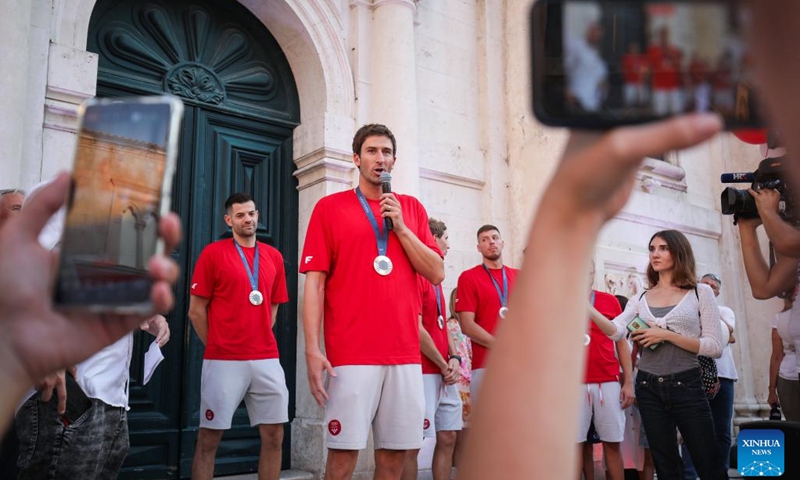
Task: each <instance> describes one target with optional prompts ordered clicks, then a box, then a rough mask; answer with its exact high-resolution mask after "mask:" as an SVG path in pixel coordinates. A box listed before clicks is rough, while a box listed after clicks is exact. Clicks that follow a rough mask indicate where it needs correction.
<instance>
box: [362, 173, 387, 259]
mask: <svg viewBox="0 0 800 480" xmlns="http://www.w3.org/2000/svg"><path fill="white" fill-rule="evenodd" d="M356 196H357V197H358V203H360V204H361V209H362V210H364V213H365V214H366V215H367V220H369V224H370V226H372V231H373V232H374V233H375V242H376V243H377V244H378V255H384V256H385V255H386V248H387V246H388V245H389V230H386V229H384V230H383V233H381V230H380V229H379V228H378V221H377V220H376V219H375V215H374V214H373V213H372V209H371V208H369V204H368V203H367V199H366V197H364V194H363V193H361V188H359V187H356Z"/></svg>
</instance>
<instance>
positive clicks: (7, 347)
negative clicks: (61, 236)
mask: <svg viewBox="0 0 800 480" xmlns="http://www.w3.org/2000/svg"><path fill="white" fill-rule="evenodd" d="M70 182H71V180H70V176H69V175H68V174H66V173H62V174H59V175H58V176H56V177H55V179H54V180H53V181H51V182H50V183H49V184H47V185H45V186H44V187H42V188H41V189H40V190H39V191H38V192H36V193H35V194H32V195H30V196H29V198H28V199H27V202H26V204H25V206H24V207H23V208H22V209H21V210H20V212H19V214H18V215H16V216H14V217H13V218H10V219H8V220H7V221H6V222H5V223H4V224H3V225H2V227H0V245H3V248H2V249H0V286H1V287H2V288H0V326H2V329H3V332H4V335H1V336H0V378H2V379H3V385H4V389H3V392H2V394H0V432H5V431H6V429H7V428H8V424H9V420H10V419H11V418H12V417H13V412H14V410H15V409H16V407H17V406H18V405H19V402H20V400H22V398H23V395H24V394H25V391H26V390H27V389H29V388H30V387H31V386H32V385H34V384H36V383H38V382H40V381H41V380H42V379H43V378H44V377H45V376H47V375H49V374H51V373H52V372H55V371H57V370H59V369H63V368H67V367H70V366H73V365H76V364H78V363H79V362H81V361H83V360H85V359H86V358H88V357H89V356H91V355H92V354H94V353H96V352H98V351H99V350H100V349H102V348H103V347H106V346H108V345H110V344H112V343H114V342H115V341H116V340H118V339H119V338H121V337H122V336H124V335H125V334H127V333H128V332H130V331H131V330H133V329H135V328H137V327H139V326H141V325H142V322H144V321H145V320H147V319H148V318H150V317H152V313H149V314H142V315H132V314H120V315H116V314H94V313H86V312H80V313H74V312H70V313H63V312H59V311H56V310H55V309H54V307H53V303H52V301H51V300H50V298H51V293H50V288H51V285H52V278H53V276H54V272H55V269H56V268H57V263H56V262H54V254H53V253H52V252H51V251H49V250H48V249H45V248H44V247H43V246H42V245H41V244H40V243H39V242H38V241H37V240H38V236H39V233H40V232H41V231H42V229H43V228H44V227H45V224H46V223H47V222H48V221H49V219H50V218H51V217H52V216H53V215H54V214H55V213H56V212H57V211H58V210H59V209H60V208H61V207H62V206H63V205H64V200H65V198H66V197H67V191H68V189H69V186H70ZM159 233H160V235H161V236H162V238H163V239H164V243H165V249H164V252H165V253H164V254H163V255H160V256H155V257H153V258H151V259H150V261H149V262H148V269H149V272H150V275H151V277H152V278H153V280H154V282H153V288H152V290H151V293H150V298H151V300H152V302H153V310H154V311H157V312H166V311H169V310H170V309H171V308H172V305H173V302H174V297H173V294H172V285H173V284H174V283H175V281H176V280H177V278H178V274H179V269H178V266H177V264H176V263H175V262H174V261H173V260H171V259H170V258H169V257H168V255H169V252H171V251H172V249H173V248H174V247H175V245H176V244H177V243H178V242H179V241H180V236H181V228H180V221H179V219H178V217H177V215H174V214H168V215H165V216H164V217H162V218H161V220H160V221H159ZM59 393H63V390H62V389H61V387H60V388H59Z"/></svg>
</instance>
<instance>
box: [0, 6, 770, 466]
mask: <svg viewBox="0 0 800 480" xmlns="http://www.w3.org/2000/svg"><path fill="white" fill-rule="evenodd" d="M231 1H234V0H231ZM94 3H95V0H9V2H6V4H5V6H6V8H4V14H3V15H2V16H0V31H2V32H4V41H3V44H2V46H0V53H1V58H2V59H3V62H2V65H3V67H2V72H1V73H0V78H2V83H3V85H4V88H5V92H6V96H5V98H4V101H3V102H0V117H1V118H3V119H5V121H4V122H2V123H1V124H0V158H1V159H2V160H0V188H6V187H22V188H27V187H30V186H31V185H33V184H35V183H37V182H39V181H40V180H42V179H46V178H49V177H50V176H52V175H53V174H54V173H55V172H56V171H58V170H60V169H64V168H67V167H68V166H69V165H70V164H71V158H72V152H73V151H74V145H75V141H76V139H75V125H76V122H75V112H76V108H77V105H78V104H79V103H80V102H81V101H82V100H84V99H86V98H89V97H92V96H93V95H94V94H95V86H96V80H97V64H98V58H97V55H96V54H94V53H90V52H87V51H86V50H85V46H86V36H87V29H88V24H89V18H90V15H91V13H92V9H93V7H94ZM241 3H242V4H243V5H244V6H245V7H247V8H248V9H249V10H250V11H251V12H252V13H253V14H254V15H255V16H256V17H258V18H259V19H260V20H261V21H262V22H263V24H264V26H265V27H266V28H267V29H268V30H269V31H270V32H271V33H272V35H273V36H274V37H275V38H276V39H277V41H278V43H279V44H280V45H281V48H282V49H283V51H284V53H285V55H286V57H287V59H288V61H289V63H290V65H291V68H292V71H293V73H294V78H295V81H296V82H297V89H298V93H299V98H300V105H301V118H302V123H301V125H300V126H299V127H297V128H296V130H295V132H294V162H295V164H296V167H297V170H296V172H295V177H296V179H297V182H298V187H297V188H298V190H299V205H300V214H299V224H298V225H297V228H298V230H299V238H300V239H301V244H302V239H303V238H304V232H305V229H306V225H307V222H308V219H309V215H310V213H311V209H312V208H313V206H314V204H315V202H316V201H317V200H318V199H319V198H321V197H322V196H324V195H327V194H330V193H333V192H337V191H341V190H343V189H347V188H350V187H351V186H352V185H353V181H354V179H355V170H354V167H353V165H352V162H351V151H350V150H351V148H350V142H351V139H352V134H353V133H354V131H355V129H356V127H357V126H359V125H361V124H364V123H369V122H380V123H385V124H387V125H388V126H389V127H390V128H391V129H392V130H393V131H394V133H395V134H396V136H397V138H398V161H397V167H396V172H395V182H394V184H395V185H394V189H395V190H396V191H402V192H408V193H412V194H415V195H417V196H418V197H419V198H420V200H421V201H422V202H423V204H424V205H425V206H426V208H427V209H428V212H429V214H430V215H431V216H434V217H436V218H439V219H441V220H443V221H445V222H446V223H447V225H448V231H449V234H450V241H451V246H452V249H451V253H450V255H449V256H448V258H447V261H446V274H447V278H446V280H445V288H446V290H447V291H448V292H449V290H450V289H452V288H453V287H454V286H455V284H456V280H457V277H458V274H459V273H460V272H461V271H462V270H464V269H466V268H469V267H471V266H473V265H474V264H476V263H477V262H478V261H479V256H478V253H477V252H476V250H475V246H474V245H475V241H474V235H475V231H476V230H477V228H478V227H479V226H480V225H482V224H484V223H493V224H495V225H497V226H498V227H499V228H500V230H501V232H502V233H503V235H504V237H505V239H506V254H505V260H506V263H507V264H510V265H513V266H521V260H522V255H521V254H522V250H523V248H524V247H525V241H526V232H527V228H528V225H529V221H530V218H531V215H532V212H533V211H534V209H535V208H536V206H537V203H538V201H539V198H540V194H541V193H542V189H543V187H544V185H545V184H546V182H547V179H548V177H549V175H550V174H551V172H552V170H553V168H554V166H555V165H556V162H557V161H558V159H559V156H560V154H561V152H562V150H563V148H564V145H565V141H566V139H567V135H568V133H567V132H566V131H565V130H561V129H552V128H546V127H544V126H542V125H541V124H539V123H537V122H536V121H535V119H534V118H533V114H532V111H531V100H530V81H529V78H530V70H531V68H530V63H529V47H528V42H529V31H528V20H527V19H528V14H529V9H530V4H531V3H532V2H530V1H501V0H497V1H489V0H449V1H447V2H444V1H431V0H271V1H262V0H241ZM762 157H763V151H760V150H759V147H755V146H750V145H746V144H743V143H741V142H739V141H738V140H736V139H735V138H733V137H732V136H731V135H730V134H723V135H720V136H718V137H717V138H715V139H713V140H712V141H710V142H708V143H706V144H704V145H701V146H699V147H697V148H694V149H692V150H690V151H685V152H672V153H669V154H667V155H666V157H665V160H663V161H662V160H654V159H648V160H645V162H644V164H643V166H642V168H641V171H640V173H639V176H638V182H637V185H636V190H635V192H634V194H633V196H632V197H631V200H630V202H629V203H628V205H627V206H626V207H625V208H624V209H623V211H622V212H621V213H620V215H619V216H618V217H617V218H616V219H614V220H613V221H611V222H609V224H608V225H607V226H606V227H605V229H604V230H603V232H602V234H601V237H600V241H599V243H598V246H597V253H596V260H597V279H596V287H597V288H599V289H608V290H612V291H614V292H622V293H623V294H631V293H633V292H634V291H636V289H640V288H641V285H640V283H639V282H638V281H637V278H640V277H641V274H642V272H643V271H644V268H645V267H646V263H647V241H648V239H649V238H650V236H651V235H652V234H653V233H654V232H655V231H657V230H660V229H664V228H675V229H678V230H681V231H683V232H684V233H686V234H687V235H688V236H689V238H690V240H691V242H692V245H693V247H694V249H695V254H696V256H697V259H698V264H699V265H698V270H699V271H698V273H705V272H716V273H719V274H720V276H721V277H722V279H723V282H724V285H723V289H722V291H723V293H722V295H721V297H720V300H721V301H722V303H724V304H726V305H728V306H729V307H731V308H733V310H734V311H735V312H736V315H737V332H736V338H737V342H736V344H735V345H734V346H733V351H734V358H735V360H736V364H737V367H738V369H739V375H740V380H739V382H738V383H737V386H736V419H735V422H741V421H745V420H746V419H748V418H751V417H753V416H759V415H763V414H764V410H765V409H766V410H767V411H768V408H767V407H766V406H765V405H764V403H765V400H766V395H767V368H768V362H769V353H770V326H769V325H770V321H771V318H772V316H773V314H774V313H775V312H777V311H778V309H779V307H780V302H778V301H776V300H772V301H767V302H760V301H755V300H753V299H752V297H751V295H750V291H749V287H748V284H747V281H746V277H745V274H744V269H743V265H742V261H741V258H740V255H739V242H738V233H737V230H736V228H735V227H733V226H732V225H731V219H730V218H728V217H723V216H722V215H721V214H720V212H719V192H720V191H721V190H722V186H721V185H720V184H719V183H718V178H719V174H720V173H721V172H724V171H752V170H754V169H755V167H756V165H757V163H758V160H759V159H760V158H762ZM541 208H547V205H542V206H541ZM763 243H764V244H766V242H763ZM300 246H301V245H300ZM300 246H298V247H300ZM528 248H536V245H530V246H528ZM300 281H301V282H302V278H301V280H300ZM300 292H302V288H300ZM298 301H299V304H300V305H302V301H303V299H302V298H300V299H298ZM298 321H299V320H298ZM532 321H559V319H557V318H553V319H532ZM297 348H298V353H299V354H298V370H297V405H296V408H297V412H296V414H297V416H296V419H295V420H294V424H293V427H292V428H293V441H294V448H293V452H292V466H293V468H295V469H302V470H308V471H313V472H317V473H318V472H320V471H321V469H322V466H323V465H324V449H323V425H322V412H321V410H320V409H319V408H318V407H317V406H316V404H315V402H314V400H313V398H312V397H311V395H310V394H309V392H308V386H307V382H306V372H305V366H304V362H303V355H302V352H303V350H304V345H303V336H302V328H301V329H300V332H299V333H298V345H297ZM371 464H372V459H371V456H370V455H361V458H360V461H359V466H358V472H360V473H359V475H365V474H366V473H365V472H368V471H370V469H371ZM365 478H366V477H365Z"/></svg>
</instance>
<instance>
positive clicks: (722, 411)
mask: <svg viewBox="0 0 800 480" xmlns="http://www.w3.org/2000/svg"><path fill="white" fill-rule="evenodd" d="M700 283H705V284H706V285H708V286H709V287H711V290H712V291H713V292H714V296H715V297H719V292H720V289H721V288H722V279H721V278H719V276H718V275H717V274H714V273H706V274H705V275H703V276H702V277H700ZM719 316H720V318H721V319H722V322H723V324H724V327H725V329H727V331H728V335H727V337H728V338H729V339H730V341H729V342H727V343H726V344H725V347H724V348H723V349H722V356H721V357H719V358H718V359H716V360H715V363H716V365H717V377H718V378H719V384H720V386H719V391H718V392H717V394H716V395H714V398H712V399H711V400H710V401H709V404H710V406H711V416H712V417H713V418H714V432H715V433H716V438H717V445H718V446H719V454H720V456H721V457H722V460H723V462H725V469H726V470H727V469H728V467H729V465H730V452H731V428H732V427H733V393H734V384H735V383H736V381H737V380H739V374H738V372H737V371H736V364H735V363H734V361H733V352H732V351H731V343H733V341H734V338H735V337H734V336H733V331H734V330H735V328H736V316H735V315H734V313H733V310H731V309H730V308H728V307H726V306H724V305H719ZM725 337H726V336H725V335H723V338H725ZM681 455H682V457H683V465H684V477H685V478H686V480H696V479H697V471H696V470H695V468H694V463H693V462H692V455H691V453H690V452H689V450H688V449H687V448H686V445H685V444H684V445H682V450H681Z"/></svg>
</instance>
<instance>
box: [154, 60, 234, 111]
mask: <svg viewBox="0 0 800 480" xmlns="http://www.w3.org/2000/svg"><path fill="white" fill-rule="evenodd" d="M164 88H165V89H166V90H167V91H168V92H170V93H172V94H173V95H177V96H179V97H184V98H188V99H191V100H199V101H201V102H205V103H210V104H213V105H219V104H221V103H222V101H223V100H225V90H224V89H223V86H222V82H220V80H219V78H217V76H216V75H215V74H214V72H212V71H211V70H209V69H208V68H206V67H204V66H203V65H200V64H198V63H186V64H181V65H176V66H175V67H174V68H173V69H172V70H171V71H170V72H169V73H168V74H167V75H166V76H165V77H164Z"/></svg>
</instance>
